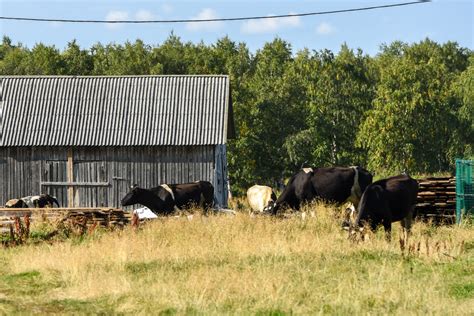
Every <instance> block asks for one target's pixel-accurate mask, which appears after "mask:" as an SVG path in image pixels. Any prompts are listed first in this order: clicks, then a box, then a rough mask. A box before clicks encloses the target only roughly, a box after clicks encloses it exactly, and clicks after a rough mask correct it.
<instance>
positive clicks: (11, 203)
mask: <svg viewBox="0 0 474 316" xmlns="http://www.w3.org/2000/svg"><path fill="white" fill-rule="evenodd" d="M5 207H6V208H28V205H26V203H25V201H23V200H22V199H11V200H8V201H7V203H5Z"/></svg>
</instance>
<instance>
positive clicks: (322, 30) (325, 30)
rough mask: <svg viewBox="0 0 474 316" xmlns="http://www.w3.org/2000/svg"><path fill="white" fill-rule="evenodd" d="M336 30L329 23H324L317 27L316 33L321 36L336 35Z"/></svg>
mask: <svg viewBox="0 0 474 316" xmlns="http://www.w3.org/2000/svg"><path fill="white" fill-rule="evenodd" d="M335 31H336V29H335V28H334V27H333V26H332V25H331V24H329V23H326V22H322V23H320V24H319V25H318V26H317V27H316V32H317V33H318V34H320V35H329V34H331V33H334V32H335Z"/></svg>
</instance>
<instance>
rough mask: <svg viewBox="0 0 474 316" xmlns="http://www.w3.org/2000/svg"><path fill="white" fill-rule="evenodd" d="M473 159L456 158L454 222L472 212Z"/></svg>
mask: <svg viewBox="0 0 474 316" xmlns="http://www.w3.org/2000/svg"><path fill="white" fill-rule="evenodd" d="M473 166H474V161H472V160H462V159H456V222H457V223H458V224H460V223H461V220H462V218H463V217H465V216H466V215H471V216H472V215H473V214H474V184H473V177H472V176H473V172H472V171H473V170H472V169H473Z"/></svg>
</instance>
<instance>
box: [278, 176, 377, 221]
mask: <svg viewBox="0 0 474 316" xmlns="http://www.w3.org/2000/svg"><path fill="white" fill-rule="evenodd" d="M370 183H372V175H371V174H370V173H369V172H368V171H367V170H365V169H364V168H361V167H328V168H303V169H301V170H300V171H299V172H298V173H296V174H295V175H294V176H293V177H291V179H290V180H289V181H288V185H287V186H286V188H285V190H284V191H283V192H282V194H281V195H280V196H279V197H278V199H277V201H276V203H275V204H274V207H273V209H272V213H273V214H274V215H276V214H277V212H278V210H279V209H280V208H282V207H290V208H292V209H295V210H299V208H300V205H301V204H302V203H305V202H310V201H312V200H315V199H321V200H325V201H328V202H336V203H344V202H346V201H349V202H352V203H353V204H354V206H355V207H357V205H358V204H359V200H360V198H361V196H362V192H364V190H365V188H366V187H367V186H368V185H369V184H370Z"/></svg>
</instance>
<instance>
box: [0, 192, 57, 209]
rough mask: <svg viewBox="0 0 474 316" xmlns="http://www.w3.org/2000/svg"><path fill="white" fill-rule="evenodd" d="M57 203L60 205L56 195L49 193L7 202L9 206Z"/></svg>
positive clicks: (44, 205) (52, 204)
mask: <svg viewBox="0 0 474 316" xmlns="http://www.w3.org/2000/svg"><path fill="white" fill-rule="evenodd" d="M54 204H56V205H57V206H58V207H60V206H59V202H58V200H57V199H56V197H54V196H52V195H49V194H40V195H33V196H25V197H22V198H20V199H11V200H9V201H7V203H5V207H7V208H44V207H54Z"/></svg>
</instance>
